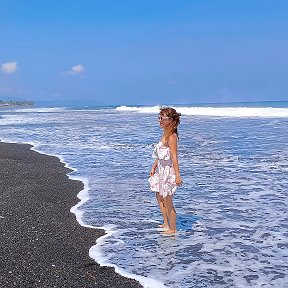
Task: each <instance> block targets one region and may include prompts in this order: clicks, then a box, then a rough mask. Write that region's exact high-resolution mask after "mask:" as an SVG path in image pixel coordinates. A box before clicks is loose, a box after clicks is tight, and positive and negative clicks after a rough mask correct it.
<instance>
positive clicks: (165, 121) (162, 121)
mask: <svg viewBox="0 0 288 288" xmlns="http://www.w3.org/2000/svg"><path fill="white" fill-rule="evenodd" d="M158 120H159V125H160V128H163V129H165V128H167V127H168V126H169V124H170V122H171V119H170V118H169V117H168V116H167V115H166V114H163V115H162V114H159V116H158Z"/></svg>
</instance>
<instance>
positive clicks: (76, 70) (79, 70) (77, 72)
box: [68, 64, 85, 75]
mask: <svg viewBox="0 0 288 288" xmlns="http://www.w3.org/2000/svg"><path fill="white" fill-rule="evenodd" d="M84 71H85V68H84V66H83V65H81V64H78V65H75V66H73V67H72V68H71V70H70V71H69V72H68V74H72V75H80V74H83V73H84Z"/></svg>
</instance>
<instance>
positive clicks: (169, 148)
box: [148, 107, 182, 234]
mask: <svg viewBox="0 0 288 288" xmlns="http://www.w3.org/2000/svg"><path fill="white" fill-rule="evenodd" d="M180 116H181V114H180V113H177V112H176V110H175V109H174V108H169V107H167V108H161V109H160V113H159V117H158V119H159V124H160V128H162V129H163V135H162V137H161V139H160V142H159V143H158V144H157V145H156V147H155V149H154V152H153V155H152V157H153V158H155V159H156V160H155V162H154V164H153V166H152V169H151V171H150V178H149V180H148V181H149V183H150V188H151V190H152V191H155V192H156V198H157V201H158V204H159V207H160V210H161V213H162V216H163V219H164V224H162V225H160V227H163V228H165V229H166V231H164V232H163V233H165V234H174V233H176V211H175V208H174V206H173V196H174V194H175V191H176V188H177V186H180V185H182V179H181V176H180V171H179V164H178V155H177V150H178V131H177V127H178V125H179V124H180Z"/></svg>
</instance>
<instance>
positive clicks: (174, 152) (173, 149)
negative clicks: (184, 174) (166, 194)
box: [168, 133, 182, 185]
mask: <svg viewBox="0 0 288 288" xmlns="http://www.w3.org/2000/svg"><path fill="white" fill-rule="evenodd" d="M168 146H169V149H170V154H171V160H172V163H173V167H174V171H175V183H176V185H181V184H182V179H181V176H180V170H179V164H178V143H177V135H176V134H175V133H173V134H172V135H171V136H170V137H169V140H168Z"/></svg>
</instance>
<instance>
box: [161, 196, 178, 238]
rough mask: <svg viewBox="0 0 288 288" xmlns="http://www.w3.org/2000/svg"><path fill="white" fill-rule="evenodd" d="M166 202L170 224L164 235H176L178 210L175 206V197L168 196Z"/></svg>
mask: <svg viewBox="0 0 288 288" xmlns="http://www.w3.org/2000/svg"><path fill="white" fill-rule="evenodd" d="M163 200H164V207H165V209H166V211H167V216H168V223H169V230H167V231H164V232H163V233H164V234H174V233H176V217H177V214H176V210H175V208H174V206H173V196H170V195H168V196H166V197H165V198H163Z"/></svg>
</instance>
